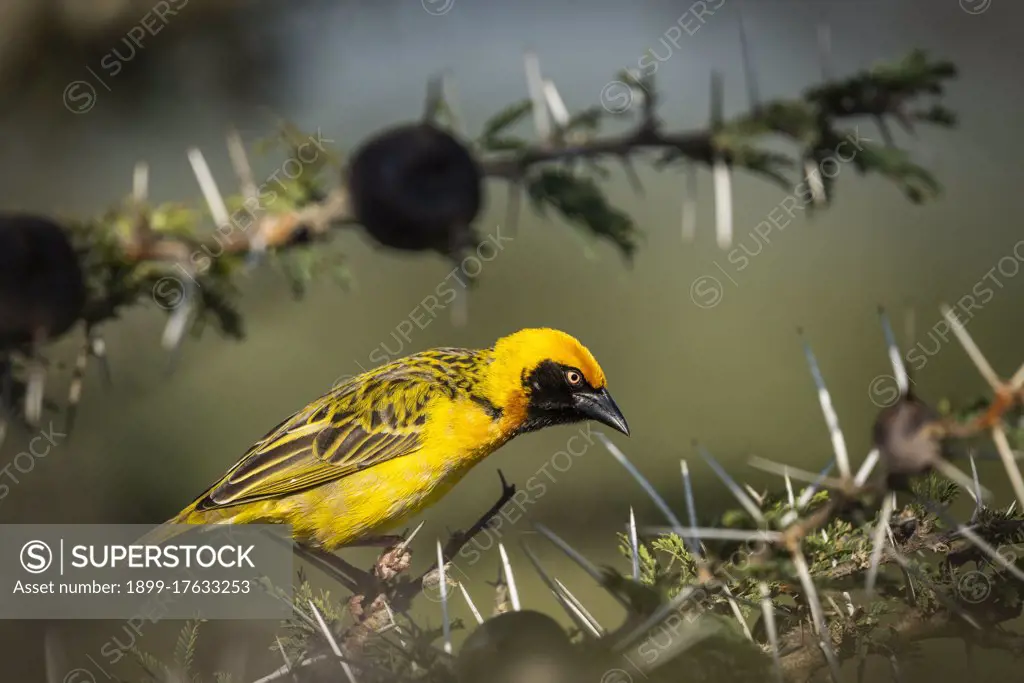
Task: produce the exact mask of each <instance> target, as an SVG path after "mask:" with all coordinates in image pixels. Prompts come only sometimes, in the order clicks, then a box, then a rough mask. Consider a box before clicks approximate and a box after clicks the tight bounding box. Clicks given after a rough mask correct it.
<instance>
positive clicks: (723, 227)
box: [712, 157, 732, 249]
mask: <svg viewBox="0 0 1024 683" xmlns="http://www.w3.org/2000/svg"><path fill="white" fill-rule="evenodd" d="M712 177H713V178H714V181H715V234H716V236H717V241H718V247H719V248H720V249H728V248H730V247H731V246H732V175H731V174H730V172H729V166H728V164H726V163H725V160H724V159H723V158H722V157H718V158H716V159H715V162H714V166H713V171H712Z"/></svg>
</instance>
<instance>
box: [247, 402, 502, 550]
mask: <svg viewBox="0 0 1024 683" xmlns="http://www.w3.org/2000/svg"><path fill="white" fill-rule="evenodd" d="M432 408H433V409H432V410H431V411H430V418H429V419H428V422H427V424H426V425H425V428H424V437H425V438H424V439H423V444H424V445H423V447H422V448H420V449H419V450H418V451H416V452H415V453H412V454H410V455H405V456H401V457H398V458H395V459H393V460H389V461H386V462H383V463H380V464H377V465H374V466H373V467H370V468H369V469H366V470H363V471H362V472H357V473H355V474H352V475H349V476H346V477H344V478H342V479H340V480H338V481H335V482H332V483H330V484H326V485H324V486H322V487H319V488H317V489H313V490H310V491H307V492H304V493H300V494H296V495H293V496H290V497H288V498H285V499H280V500H269V501H265V502H264V503H262V504H258V505H253V506H251V508H250V509H247V510H246V511H245V512H244V513H242V514H240V515H239V517H238V518H236V519H235V521H236V522H243V521H245V522H251V521H256V520H257V519H271V520H273V521H278V522H285V523H289V524H291V525H292V528H293V532H294V534H295V536H296V539H298V540H304V541H306V542H313V543H315V544H317V545H319V546H321V547H323V548H324V549H326V550H333V549H335V548H338V547H341V546H344V545H348V544H351V543H353V542H354V541H357V540H359V539H360V538H362V537H365V536H372V535H378V534H384V533H387V532H390V531H394V530H397V529H398V528H399V527H401V526H402V525H403V524H406V523H407V522H408V521H409V519H410V518H411V517H413V516H415V515H416V514H418V513H420V512H422V511H423V510H424V509H426V508H427V507H429V506H431V505H432V504H433V503H435V502H437V501H438V500H439V499H440V498H441V497H443V496H444V495H445V494H446V493H448V491H450V490H451V488H452V487H453V486H455V484H457V483H458V482H459V480H460V479H462V477H464V476H465V475H466V474H467V473H468V472H469V470H470V469H472V467H473V466H474V465H476V464H477V463H478V462H480V461H481V460H482V459H483V458H485V457H487V456H488V455H490V454H491V453H493V452H494V451H495V450H496V449H498V448H499V447H500V446H502V445H503V444H504V443H505V442H506V441H508V439H509V438H511V436H512V434H513V433H514V431H513V430H512V429H510V428H508V425H509V424H512V423H511V422H506V419H505V418H507V417H508V416H505V415H503V416H502V419H501V420H497V421H496V420H494V419H492V418H491V416H489V415H488V414H487V413H486V411H484V410H483V409H482V408H481V407H480V406H479V405H477V404H475V403H474V402H472V401H471V400H469V399H459V400H456V401H445V402H439V403H438V404H437V405H435V406H433V407H432ZM242 515H244V519H243V517H242Z"/></svg>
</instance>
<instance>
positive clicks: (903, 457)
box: [874, 395, 943, 490]
mask: <svg viewBox="0 0 1024 683" xmlns="http://www.w3.org/2000/svg"><path fill="white" fill-rule="evenodd" d="M939 422H940V419H939V414H938V413H936V412H935V411H934V410H932V409H931V408H930V407H929V406H928V405H927V404H926V403H924V402H923V401H921V400H920V399H918V398H917V397H915V396H913V395H906V396H903V397H901V398H900V400H899V401H897V402H896V403H895V404H894V405H891V406H889V407H887V408H884V409H883V410H882V411H881V412H880V413H879V414H878V417H877V418H876V419H875V426H874V443H875V447H877V448H878V452H879V456H880V459H881V462H882V465H883V466H884V467H885V469H886V474H887V476H888V486H889V488H890V489H892V490H906V488H907V486H908V480H909V477H912V476H916V475H920V474H924V473H926V472H928V471H929V470H931V469H932V467H934V466H935V463H936V462H938V461H939V460H940V459H941V458H942V457H943V443H942V440H941V438H940V434H939V431H938V430H937V429H935V427H937V426H938V424H939Z"/></svg>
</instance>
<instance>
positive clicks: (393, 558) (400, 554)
mask: <svg viewBox="0 0 1024 683" xmlns="http://www.w3.org/2000/svg"><path fill="white" fill-rule="evenodd" d="M411 566H412V551H411V550H409V546H408V544H407V543H406V542H405V540H404V539H402V540H401V541H400V542H399V543H397V544H395V545H393V546H391V547H389V548H388V549H387V550H385V551H384V552H382V553H381V554H380V557H378V558H377V562H376V563H374V565H373V569H372V571H373V575H374V576H375V577H376V578H377V580H379V581H381V582H383V583H386V582H388V581H391V580H392V579H394V578H395V577H397V576H399V575H400V574H403V573H404V572H405V571H407V570H408V569H409V567H411Z"/></svg>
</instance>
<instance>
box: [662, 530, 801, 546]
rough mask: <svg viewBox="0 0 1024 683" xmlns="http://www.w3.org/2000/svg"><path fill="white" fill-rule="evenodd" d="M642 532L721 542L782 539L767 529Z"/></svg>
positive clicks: (779, 533)
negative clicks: (692, 534)
mask: <svg viewBox="0 0 1024 683" xmlns="http://www.w3.org/2000/svg"><path fill="white" fill-rule="evenodd" d="M644 532H645V533H649V534H651V535H664V534H677V535H679V536H683V535H685V534H687V533H696V534H698V535H699V536H700V537H701V538H713V539H718V540H723V541H751V542H757V541H760V542H762V543H778V542H779V541H781V540H782V539H783V535H782V533H781V532H779V531H769V530H767V529H715V528H712V527H692V528H691V527H679V526H651V527H644Z"/></svg>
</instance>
